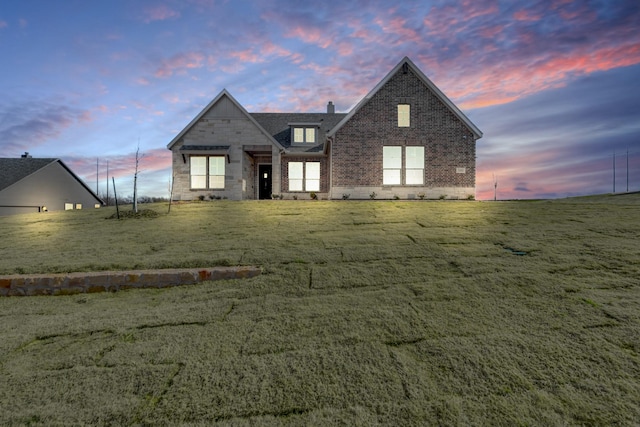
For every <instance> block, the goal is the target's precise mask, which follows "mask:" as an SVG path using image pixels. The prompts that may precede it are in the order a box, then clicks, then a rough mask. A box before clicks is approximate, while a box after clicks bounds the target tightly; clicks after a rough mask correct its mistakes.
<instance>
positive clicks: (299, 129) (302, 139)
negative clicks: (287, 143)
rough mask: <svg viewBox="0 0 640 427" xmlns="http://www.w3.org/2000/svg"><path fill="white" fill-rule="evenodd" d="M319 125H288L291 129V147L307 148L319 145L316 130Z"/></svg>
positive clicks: (301, 123)
mask: <svg viewBox="0 0 640 427" xmlns="http://www.w3.org/2000/svg"><path fill="white" fill-rule="evenodd" d="M320 125H321V123H311V122H306V123H305V122H300V123H289V128H290V129H291V145H292V146H298V147H309V146H312V145H317V144H318V143H320V138H319V137H320V136H319V135H318V130H319V129H320Z"/></svg>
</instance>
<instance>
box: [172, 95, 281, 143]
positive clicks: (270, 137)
mask: <svg viewBox="0 0 640 427" xmlns="http://www.w3.org/2000/svg"><path fill="white" fill-rule="evenodd" d="M223 97H227V98H228V99H229V100H230V101H231V102H232V103H233V104H234V105H235V106H236V107H237V108H238V109H239V110H240V111H241V112H242V113H243V114H244V115H245V116H246V117H247V119H249V120H250V121H251V122H252V123H253V124H254V125H255V126H256V127H257V128H258V129H259V130H260V132H262V133H263V134H264V135H265V136H266V137H267V138H269V139H270V140H271V142H272V143H273V144H274V145H275V146H277V147H278V148H281V149H283V148H284V147H282V146H281V145H280V144H279V143H278V141H276V140H275V139H274V138H273V137H272V136H271V135H270V134H269V133H268V132H267V131H266V130H264V128H263V127H262V126H261V125H260V124H259V123H258V122H257V121H256V120H255V119H254V118H253V117H251V115H250V114H249V112H247V110H245V108H244V107H243V106H242V105H240V103H239V102H238V101H236V99H235V98H234V97H233V96H231V94H230V93H229V92H228V91H227V89H223V90H222V92H220V93H219V94H218V96H216V97H215V98H213V100H212V101H211V102H210V103H209V104H208V105H207V106H206V107H204V108H203V109H202V111H200V113H199V114H198V115H197V116H196V117H195V118H194V119H193V120H191V122H189V124H188V125H187V126H185V128H184V129H182V131H180V133H179V134H178V135H176V137H175V138H173V139H172V140H171V142H170V143H169V144H168V145H167V148H168V149H171V147H173V146H174V144H175V143H176V142H178V141H179V140H180V139H181V138H182V137H183V136H184V135H185V134H186V133H187V132H188V131H189V129H191V128H192V127H193V126H195V124H196V123H198V121H199V120H200V119H201V118H202V117H203V116H204V115H205V114H207V112H208V111H209V110H210V109H211V108H213V106H214V105H216V104H217V103H218V102H219V101H220V99H222V98H223Z"/></svg>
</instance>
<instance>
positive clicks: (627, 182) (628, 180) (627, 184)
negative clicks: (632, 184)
mask: <svg viewBox="0 0 640 427" xmlns="http://www.w3.org/2000/svg"><path fill="white" fill-rule="evenodd" d="M628 192H629V149H628V148H627V193H628Z"/></svg>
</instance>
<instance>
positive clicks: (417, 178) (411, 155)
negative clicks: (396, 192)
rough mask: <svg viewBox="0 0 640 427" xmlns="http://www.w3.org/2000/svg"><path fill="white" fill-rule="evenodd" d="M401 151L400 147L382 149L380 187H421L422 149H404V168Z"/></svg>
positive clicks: (422, 180) (411, 147)
mask: <svg viewBox="0 0 640 427" xmlns="http://www.w3.org/2000/svg"><path fill="white" fill-rule="evenodd" d="M402 151H403V150H402V147H393V146H387V147H382V185H403V184H404V185H423V184H424V147H415V146H409V147H404V168H403V166H402V164H403V162H402ZM403 173H404V183H403V181H402V178H403Z"/></svg>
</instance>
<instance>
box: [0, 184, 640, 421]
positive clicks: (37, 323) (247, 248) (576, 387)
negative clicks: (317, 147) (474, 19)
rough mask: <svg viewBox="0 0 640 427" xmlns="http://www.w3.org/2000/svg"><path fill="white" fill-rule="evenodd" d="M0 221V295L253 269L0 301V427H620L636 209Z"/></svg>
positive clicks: (632, 354) (639, 410)
mask: <svg viewBox="0 0 640 427" xmlns="http://www.w3.org/2000/svg"><path fill="white" fill-rule="evenodd" d="M151 208H152V209H154V210H156V211H158V212H159V215H158V216H157V217H148V218H140V219H126V220H121V221H117V220H108V219H106V217H107V216H109V215H111V213H113V210H112V209H111V208H109V209H101V210H85V211H70V212H50V213H47V214H45V215H42V214H40V215H38V214H35V215H30V216H12V217H0V274H14V273H36V272H37V273H41V272H67V271H88V270H112V269H138V268H166V267H200V266H213V265H236V264H247V265H253V264H256V265H260V266H262V267H263V274H262V275H261V276H259V277H257V278H253V279H249V280H244V281H222V282H209V283H204V284H201V285H194V286H186V287H178V288H167V289H160V290H134V291H124V292H118V293H112V294H110V293H104V294H82V295H73V296H65V297H10V298H0V324H1V325H2V327H1V329H0V425H9V426H11V425H61V424H62V425H66V424H72V425H76V424H91V425H211V424H218V425H240V426H242V425H247V426H248V425H314V426H315V425H348V426H351V425H356V426H357V425H361V426H372V425H487V424H490V425H509V426H511V425H544V426H559V425H594V426H596V425H602V426H605V425H607V426H608V425H638V423H640V243H639V242H640V195H639V194H634V195H625V196H614V197H592V198H577V199H565V200H555V201H531V202H497V203H496V202H469V201H460V202H454V201H431V202H420V201H414V202H410V201H362V202H360V201H346V202H343V201H334V202H324V201H313V202H303V201H261V202H228V201H212V202H205V203H194V204H184V205H174V206H173V207H172V209H171V213H170V214H169V215H167V213H166V210H167V207H166V205H152V207H151Z"/></svg>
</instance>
